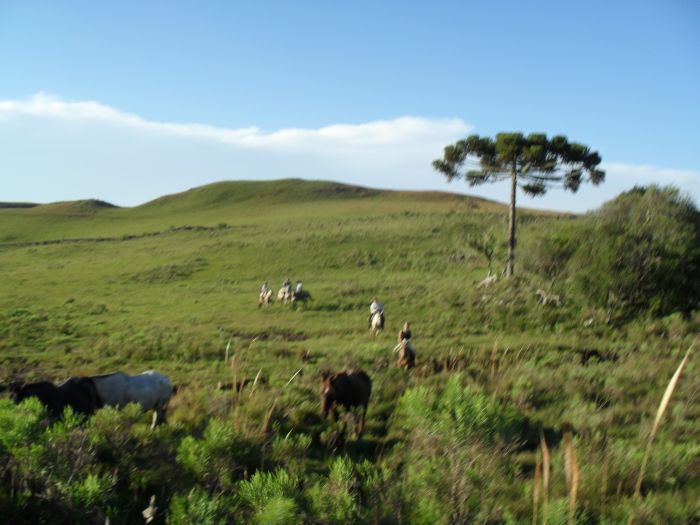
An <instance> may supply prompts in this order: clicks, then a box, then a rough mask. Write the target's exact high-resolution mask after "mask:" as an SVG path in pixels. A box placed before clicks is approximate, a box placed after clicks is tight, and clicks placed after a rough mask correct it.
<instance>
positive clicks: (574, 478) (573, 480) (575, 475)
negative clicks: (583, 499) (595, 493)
mask: <svg viewBox="0 0 700 525" xmlns="http://www.w3.org/2000/svg"><path fill="white" fill-rule="evenodd" d="M564 468H565V470H566V484H567V487H568V489H569V525H572V524H573V523H574V522H575V516H576V495H577V494H578V482H579V470H578V462H577V461H576V451H574V446H573V444H572V443H571V433H570V432H564Z"/></svg>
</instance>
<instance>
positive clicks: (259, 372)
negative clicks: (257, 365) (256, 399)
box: [248, 368, 262, 399]
mask: <svg viewBox="0 0 700 525" xmlns="http://www.w3.org/2000/svg"><path fill="white" fill-rule="evenodd" d="M261 373H262V368H261V369H260V370H258V373H257V374H255V379H254V380H253V386H251V387H250V393H249V394H248V399H250V398H251V397H253V392H255V385H257V384H258V379H260V374H261Z"/></svg>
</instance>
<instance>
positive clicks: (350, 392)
mask: <svg viewBox="0 0 700 525" xmlns="http://www.w3.org/2000/svg"><path fill="white" fill-rule="evenodd" d="M371 393H372V380H371V379H370V378H369V376H368V375H367V374H366V373H365V372H364V371H362V370H347V371H346V372H338V373H336V374H333V375H331V376H328V377H325V378H324V379H323V383H322V385H321V417H322V418H324V419H325V418H326V416H327V415H328V413H329V412H330V414H331V417H332V418H333V421H337V420H338V406H339V405H342V406H344V407H345V408H346V409H347V410H351V409H352V408H353V407H357V406H359V407H361V408H362V415H361V419H360V421H359V425H358V415H357V414H355V431H356V432H357V438H358V439H359V438H361V437H362V433H363V432H364V430H365V416H366V415H367V404H368V403H369V396H370V394H371ZM358 427H359V428H358Z"/></svg>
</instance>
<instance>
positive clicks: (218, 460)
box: [177, 419, 257, 490]
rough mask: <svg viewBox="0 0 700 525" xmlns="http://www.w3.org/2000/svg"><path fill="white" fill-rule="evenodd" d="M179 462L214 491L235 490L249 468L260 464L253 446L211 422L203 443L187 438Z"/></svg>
mask: <svg viewBox="0 0 700 525" xmlns="http://www.w3.org/2000/svg"><path fill="white" fill-rule="evenodd" d="M177 461H178V462H179V463H180V464H181V465H182V466H183V467H184V468H185V469H186V470H187V471H188V472H190V473H191V474H192V475H193V476H194V477H195V479H196V480H197V481H198V482H199V483H201V484H202V485H204V486H205V487H208V488H209V489H210V490H213V489H219V490H222V489H230V488H232V487H233V483H234V481H235V480H236V479H239V478H241V477H242V476H243V473H244V471H245V470H246V469H247V467H249V466H250V467H252V466H253V465H255V464H256V463H257V462H256V461H255V449H254V448H253V446H252V444H251V443H249V442H248V441H247V440H246V439H245V438H244V437H243V436H241V435H239V434H238V433H237V432H235V431H234V429H233V428H232V427H231V425H230V424H229V423H227V422H225V421H221V420H219V419H212V420H210V422H209V425H208V426H207V428H206V430H205V431H204V436H202V439H196V438H194V437H192V436H187V437H186V438H184V439H183V440H182V442H181V443H180V446H179V447H178V450H177Z"/></svg>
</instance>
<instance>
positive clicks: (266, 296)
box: [258, 288, 273, 308]
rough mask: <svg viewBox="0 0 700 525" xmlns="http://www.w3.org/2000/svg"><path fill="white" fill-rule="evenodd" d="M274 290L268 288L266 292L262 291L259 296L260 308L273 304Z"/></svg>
mask: <svg viewBox="0 0 700 525" xmlns="http://www.w3.org/2000/svg"><path fill="white" fill-rule="evenodd" d="M272 295H273V294H272V290H271V289H270V288H268V289H267V290H265V291H264V292H260V295H259V296H258V308H260V307H261V306H265V305H268V304H272Z"/></svg>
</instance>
